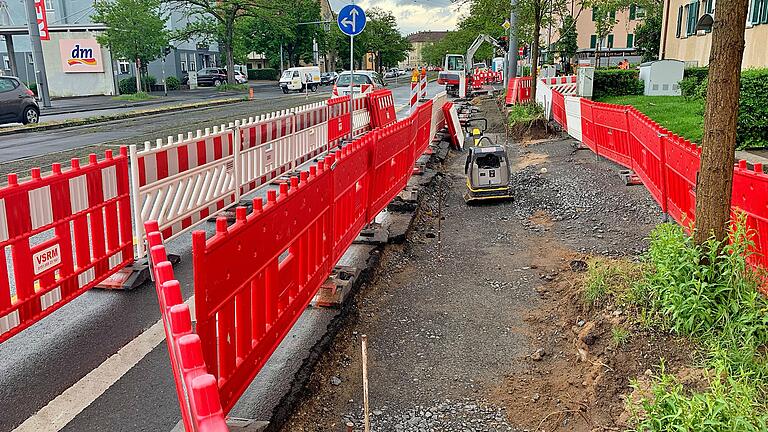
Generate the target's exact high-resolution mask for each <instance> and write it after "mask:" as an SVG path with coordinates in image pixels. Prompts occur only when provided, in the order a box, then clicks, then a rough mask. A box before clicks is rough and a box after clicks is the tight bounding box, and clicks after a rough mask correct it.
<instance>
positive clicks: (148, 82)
mask: <svg viewBox="0 0 768 432" xmlns="http://www.w3.org/2000/svg"><path fill="white" fill-rule="evenodd" d="M155 84H157V79H155V77H153V76H152V75H145V76H142V77H141V87H142V89H143V90H145V91H152V86H153V85H155Z"/></svg>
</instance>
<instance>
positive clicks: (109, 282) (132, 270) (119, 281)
mask: <svg viewBox="0 0 768 432" xmlns="http://www.w3.org/2000/svg"><path fill="white" fill-rule="evenodd" d="M168 261H170V262H171V264H173V265H176V264H178V263H179V262H181V257H180V256H178V255H168ZM149 279H150V271H149V260H148V259H146V258H142V259H140V260H137V261H134V262H133V264H131V265H129V266H126V267H124V268H122V269H120V270H118V271H117V272H115V273H114V274H113V275H112V276H110V277H108V278H106V279H104V280H103V281H101V282H100V283H99V284H98V285H96V288H100V289H108V290H125V291H130V290H132V289H134V288H138V287H140V286H141V285H143V284H144V283H145V282H147V281H148V280H149Z"/></svg>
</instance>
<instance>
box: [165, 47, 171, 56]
mask: <svg viewBox="0 0 768 432" xmlns="http://www.w3.org/2000/svg"><path fill="white" fill-rule="evenodd" d="M170 53H171V47H169V46H167V47H165V48H163V56H167V55H168V54H170Z"/></svg>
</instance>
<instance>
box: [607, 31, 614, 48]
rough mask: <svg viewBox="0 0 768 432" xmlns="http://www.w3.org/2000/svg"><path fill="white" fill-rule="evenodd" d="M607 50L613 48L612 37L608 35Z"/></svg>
mask: <svg viewBox="0 0 768 432" xmlns="http://www.w3.org/2000/svg"><path fill="white" fill-rule="evenodd" d="M608 48H613V35H612V34H610V35H608Z"/></svg>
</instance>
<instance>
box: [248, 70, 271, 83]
mask: <svg viewBox="0 0 768 432" xmlns="http://www.w3.org/2000/svg"><path fill="white" fill-rule="evenodd" d="M277 74H278V70H277V69H272V68H264V69H248V79H252V80H270V81H277Z"/></svg>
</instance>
